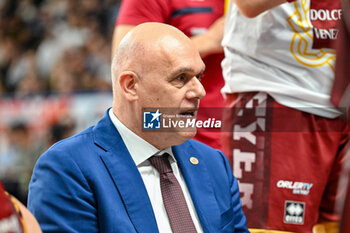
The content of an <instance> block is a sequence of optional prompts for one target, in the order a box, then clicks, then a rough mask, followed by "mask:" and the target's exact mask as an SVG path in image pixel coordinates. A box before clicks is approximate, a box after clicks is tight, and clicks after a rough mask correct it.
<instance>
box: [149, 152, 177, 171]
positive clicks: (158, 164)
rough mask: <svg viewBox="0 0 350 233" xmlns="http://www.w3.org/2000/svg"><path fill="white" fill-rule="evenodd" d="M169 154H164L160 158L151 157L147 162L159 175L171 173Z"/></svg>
mask: <svg viewBox="0 0 350 233" xmlns="http://www.w3.org/2000/svg"><path fill="white" fill-rule="evenodd" d="M169 156H170V155H169V154H168V153H164V154H163V155H161V156H152V157H151V158H149V161H150V162H151V164H152V165H153V167H155V169H157V171H158V172H159V173H160V174H163V173H169V172H173V170H172V169H171V166H170V162H169Z"/></svg>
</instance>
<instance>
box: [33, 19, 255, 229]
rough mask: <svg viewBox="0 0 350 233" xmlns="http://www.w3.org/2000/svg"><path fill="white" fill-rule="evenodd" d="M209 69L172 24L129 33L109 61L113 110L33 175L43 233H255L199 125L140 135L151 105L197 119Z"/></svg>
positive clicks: (57, 149) (53, 151) (52, 152)
mask: <svg viewBox="0 0 350 233" xmlns="http://www.w3.org/2000/svg"><path fill="white" fill-rule="evenodd" d="M204 69H205V67H204V63H203V61H202V60H201V58H200V55H199V53H198V51H197V49H196V47H195V46H194V45H193V43H192V42H191V40H190V39H189V38H188V37H186V36H185V35H184V34H183V33H182V32H180V31H179V30H178V29H176V28H174V27H172V26H168V25H165V24H160V23H145V24H141V25H139V26H137V27H135V28H134V29H133V30H131V31H130V32H129V33H128V34H127V35H126V36H125V38H124V39H123V40H122V41H121V43H120V46H119V49H118V51H117V53H116V54H115V56H114V59H113V64H112V81H113V99H114V101H113V106H112V108H111V109H108V110H107V112H106V114H105V115H104V116H103V118H102V119H101V120H100V121H99V122H98V123H97V124H96V125H95V126H93V127H90V128H88V129H86V130H85V131H83V132H81V133H79V134H77V135H75V136H73V137H71V138H68V139H65V140H63V141H61V142H58V143H57V144H55V145H53V146H52V147H51V148H50V149H49V150H48V151H47V152H46V153H44V154H43V155H42V156H41V157H40V159H39V160H38V162H37V164H36V166H35V168H34V172H33V176H32V180H31V183H30V186H29V200H28V208H29V209H30V210H31V211H32V213H33V214H34V215H35V217H36V218H37V220H38V222H39V224H40V225H41V228H42V230H43V232H57V233H58V232H59V233H62V232H77V233H78V232H79V233H81V232H88V233H92V232H103V233H108V232H117V233H119V232H120V233H121V232H125V233H133V232H139V233H147V232H148V233H157V232H160V233H171V232H174V233H180V232H182V233H190V232H198V233H199V232H206V233H216V232H248V230H247V228H246V226H245V224H246V219H245V217H244V214H243V212H242V209H241V203H240V200H239V190H238V185H237V181H236V179H235V178H234V177H233V175H232V172H231V169H230V166H229V164H228V162H227V160H226V158H225V156H224V155H223V154H222V153H221V152H220V151H218V150H214V149H212V148H210V147H208V146H206V145H204V144H202V143H200V142H197V141H194V140H192V139H191V138H192V137H193V136H194V135H195V128H193V127H192V128H190V130H184V129H181V128H179V127H175V128H173V129H172V130H159V131H157V129H154V130H151V131H147V130H145V129H144V128H143V117H144V111H143V110H144V109H145V108H154V109H157V110H158V111H156V112H153V114H154V115H153V117H154V118H155V119H156V118H158V117H159V115H157V114H160V111H161V114H163V115H165V112H166V113H167V114H168V115H171V114H173V115H176V116H177V117H178V118H181V119H182V118H190V119H194V118H195V117H196V114H197V108H198V104H199V100H200V99H201V98H203V97H204V95H205V91H204V89H203V86H202V85H201V83H200V77H201V75H202V73H203V71H204ZM167 111H168V112H167ZM153 117H152V118H153ZM176 119H177V118H174V119H172V120H176ZM154 159H155V160H157V161H162V164H163V165H161V166H158V165H157V163H155V162H154ZM164 164H167V165H164ZM165 168H166V171H164V169H165ZM162 169H163V170H162ZM160 173H161V175H160ZM170 176H172V181H171V182H170V183H168V185H169V187H170V186H171V188H169V189H164V185H161V184H164V183H163V182H164V180H166V179H168V178H169V177H170ZM174 177H175V178H174ZM169 179H170V178H169ZM174 186H176V187H179V188H178V189H176V191H175V189H172V187H174ZM174 203H176V204H174ZM170 207H172V208H170ZM174 208H175V209H174ZM184 216H187V217H185V218H184ZM181 218H182V220H181V221H179V219H181ZM187 226H188V227H187ZM179 229H180V230H179Z"/></svg>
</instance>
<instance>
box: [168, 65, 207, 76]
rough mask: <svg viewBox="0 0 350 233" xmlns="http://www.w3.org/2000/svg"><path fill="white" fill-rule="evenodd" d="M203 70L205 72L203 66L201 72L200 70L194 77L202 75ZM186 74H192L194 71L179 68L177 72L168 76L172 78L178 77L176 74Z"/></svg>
mask: <svg viewBox="0 0 350 233" xmlns="http://www.w3.org/2000/svg"><path fill="white" fill-rule="evenodd" d="M204 70H205V66H203V68H202V70H201V71H200V72H199V73H197V74H196V76H197V75H203V72H204ZM187 72H189V73H194V72H195V70H194V69H193V68H188V67H183V68H180V69H178V70H176V71H174V72H172V73H171V74H170V75H169V77H174V76H176V75H178V74H182V73H187Z"/></svg>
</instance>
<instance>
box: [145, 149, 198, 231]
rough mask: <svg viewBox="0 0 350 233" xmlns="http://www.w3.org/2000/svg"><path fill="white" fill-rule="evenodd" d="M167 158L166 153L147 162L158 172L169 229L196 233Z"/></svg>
mask: <svg viewBox="0 0 350 233" xmlns="http://www.w3.org/2000/svg"><path fill="white" fill-rule="evenodd" d="M169 156H170V155H169V154H168V153H165V154H163V155H162V156H152V157H151V158H149V161H150V162H151V164H152V165H153V166H154V167H155V168H156V169H157V170H158V172H159V178H160V188H161V191H162V197H163V202H164V206H165V210H166V212H167V214H168V217H169V220H170V225H171V229H172V230H173V233H197V231H196V228H195V226H194V224H193V221H192V218H191V215H190V212H189V210H188V207H187V204H186V200H185V197H184V194H183V193H182V189H181V186H180V184H179V182H178V181H177V179H176V177H175V175H174V173H173V170H172V169H171V166H170V162H169Z"/></svg>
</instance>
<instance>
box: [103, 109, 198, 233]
mask: <svg viewBox="0 0 350 233" xmlns="http://www.w3.org/2000/svg"><path fill="white" fill-rule="evenodd" d="M109 117H110V118H111V120H112V122H113V124H114V126H115V127H116V128H117V130H118V132H119V133H120V136H121V137H122V139H123V141H124V143H125V145H126V147H127V149H128V151H129V153H130V155H131V157H132V159H133V160H134V162H135V164H136V166H137V168H138V170H139V172H140V174H141V177H142V180H143V183H144V184H145V186H146V189H147V193H148V196H149V199H150V200H151V204H152V208H153V212H154V215H155V217H156V221H157V225H158V229H159V233H172V230H171V227H170V222H169V218H168V215H167V213H166V210H165V207H164V203H163V198H162V193H161V189H160V181H159V173H158V171H157V170H156V169H155V168H154V167H153V166H152V165H151V163H150V162H149V161H148V159H149V158H150V157H151V156H153V155H162V154H164V153H165V152H166V153H169V154H170V158H169V160H170V164H171V168H172V169H173V172H174V175H175V177H176V179H177V180H178V181H179V183H180V186H181V188H182V192H183V193H184V196H185V199H186V203H187V206H188V209H189V211H190V214H191V217H192V220H193V223H194V225H195V227H196V230H197V232H198V233H202V232H203V229H202V226H201V225H200V222H199V219H198V216H197V212H196V210H195V208H194V205H193V202H192V199H191V196H190V193H189V191H188V189H187V186H186V183H185V181H184V179H183V177H182V174H181V171H180V169H179V167H178V166H177V162H176V159H175V157H174V154H173V151H172V149H171V147H169V148H166V149H164V150H161V151H160V150H158V149H157V148H155V147H154V146H152V145H151V144H150V143H148V142H146V141H145V140H143V139H142V138H141V137H139V136H138V135H136V134H135V133H134V132H132V131H131V130H130V129H128V128H127V127H126V126H125V125H124V124H123V123H122V122H120V121H119V119H118V118H117V117H116V116H115V115H114V113H113V111H112V109H110V110H109ZM152 133H154V132H152Z"/></svg>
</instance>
